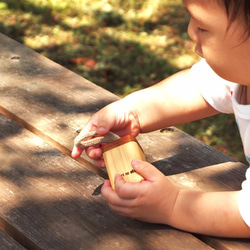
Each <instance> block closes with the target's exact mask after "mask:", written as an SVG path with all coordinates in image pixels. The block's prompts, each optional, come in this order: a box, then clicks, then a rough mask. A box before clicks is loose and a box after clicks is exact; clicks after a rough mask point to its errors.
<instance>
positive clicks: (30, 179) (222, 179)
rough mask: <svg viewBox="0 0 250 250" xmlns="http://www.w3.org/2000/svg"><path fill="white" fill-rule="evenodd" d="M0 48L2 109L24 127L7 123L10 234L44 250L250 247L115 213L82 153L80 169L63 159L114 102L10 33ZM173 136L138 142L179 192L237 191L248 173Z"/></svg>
mask: <svg viewBox="0 0 250 250" xmlns="http://www.w3.org/2000/svg"><path fill="white" fill-rule="evenodd" d="M0 51H1V56H0V72H1V83H0V112H1V113H2V114H4V115H5V116H7V117H9V118H10V119H12V120H14V121H16V122H17V123H19V124H20V125H21V126H18V125H17V124H16V123H13V122H10V121H9V120H7V121H6V120H4V119H3V118H1V119H2V121H1V126H0V128H1V133H0V139H1V146H0V157H1V159H0V161H1V163H2V165H1V173H0V178H1V181H0V218H1V220H2V222H1V224H2V225H4V226H5V227H4V226H3V228H5V231H6V232H7V231H8V232H9V233H10V234H11V235H12V236H13V237H16V236H15V235H16V234H18V235H19V238H20V239H21V240H22V241H23V242H25V243H26V244H35V245H36V246H37V247H40V248H45V249H46V248H47V249H48V248H49V249H51V248H53V247H55V246H57V248H58V249H73V248H72V246H73V247H76V249H81V248H82V249H86V248H91V249H97V248H98V249H111V248H116V249H117V248H122V249H162V247H163V246H164V249H210V247H209V246H208V245H211V246H213V247H214V248H216V249H232V246H233V247H234V246H235V244H236V245H237V249H249V247H250V242H249V240H234V239H231V240H230V239H219V238H213V237H199V238H200V239H201V240H204V241H205V242H206V243H202V242H201V241H200V240H199V239H197V238H196V237H194V236H192V235H190V234H188V233H184V232H180V231H178V230H175V229H172V228H169V227H167V226H163V225H151V224H147V223H142V222H137V221H134V220H131V219H128V218H122V217H119V216H118V215H116V214H114V213H113V212H112V211H111V210H110V209H109V208H108V207H107V205H106V203H105V202H104V201H103V200H102V199H101V198H100V197H99V196H92V192H94V190H95V188H97V187H98V186H99V185H100V184H101V183H102V182H103V179H102V178H101V177H99V176H102V177H105V178H107V175H106V173H105V171H101V170H99V169H98V168H96V167H95V166H94V165H93V163H92V162H91V161H90V160H89V159H88V158H87V157H86V156H84V155H83V157H81V158H80V159H79V160H78V161H79V163H80V164H79V163H77V162H75V161H74V160H73V159H71V158H69V157H67V156H66V155H70V153H71V149H72V146H73V139H74V138H75V136H76V130H77V129H79V128H80V127H82V126H83V124H85V122H86V121H87V120H88V119H89V117H90V116H91V115H92V114H93V113H95V112H96V111H97V110H99V109H100V108H102V107H103V106H105V105H107V104H108V103H110V102H113V101H116V100H118V97H116V96H115V95H113V94H111V93H109V92H108V91H106V90H104V89H102V88H100V87H98V86H96V85H94V84H93V83H90V82H89V81H87V80H86V79H84V78H82V77H80V76H78V75H76V74H74V73H73V72H71V71H69V70H67V69H65V68H63V67H61V66H60V65H58V64H56V63H53V62H52V61H50V60H48V59H46V58H44V57H43V56H41V55H39V54H37V53H35V52H34V51H32V50H30V49H28V48H26V47H24V46H22V45H20V44H19V43H17V42H15V41H13V40H11V39H9V38H7V37H6V36H4V35H0ZM13 56H15V58H18V59H16V60H12V59H11V58H13ZM24 128H26V129H28V130H30V131H31V132H32V133H34V134H36V135H37V136H34V134H31V133H30V132H28V131H26V130H25V129H24ZM169 131H171V132H170V133H161V132H160V131H155V132H152V133H148V134H143V135H140V136H139V137H138V141H139V143H140V145H141V146H142V148H143V151H144V152H145V155H146V159H147V160H148V161H149V162H152V163H153V165H154V166H156V167H157V168H158V169H159V170H161V171H162V172H163V173H164V174H165V175H167V176H169V178H170V179H171V180H172V181H173V182H174V183H175V184H176V185H178V186H180V187H182V188H195V189H198V190H213V191H216V190H217V191H218V190H235V189H239V188H240V185H241V182H242V181H243V180H244V178H245V176H244V174H245V171H246V166H244V165H243V164H240V163H238V162H236V161H235V160H234V159H232V158H230V157H228V156H226V155H224V154H222V153H220V152H218V151H217V150H215V149H213V148H211V147H209V146H207V145H205V144H204V143H201V142H200V141H197V140H195V139H194V138H193V137H191V136H189V135H187V134H185V133H183V132H182V131H180V130H178V129H176V128H174V127H173V128H172V129H171V130H169ZM41 139H42V140H41ZM55 148H56V149H58V150H59V151H60V152H59V151H57V150H56V149H55ZM86 168H87V169H90V170H91V171H92V172H90V171H88V170H86ZM93 172H94V173H97V174H98V175H96V174H93ZM4 222H5V223H4ZM20 235H21V236H22V237H21V236H20ZM25 239H26V240H25ZM83 239H84V240H83ZM54 249H56V247H55V248H54Z"/></svg>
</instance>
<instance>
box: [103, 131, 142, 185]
mask: <svg viewBox="0 0 250 250" xmlns="http://www.w3.org/2000/svg"><path fill="white" fill-rule="evenodd" d="M102 151H103V157H104V161H105V164H106V168H107V171H108V175H109V179H110V182H111V186H112V188H113V189H115V184H114V179H115V175H116V174H120V175H122V177H123V179H124V180H125V181H126V182H140V181H142V180H143V177H141V176H140V175H139V174H137V173H136V172H135V171H134V169H133V168H132V165H131V161H132V160H134V159H138V160H143V161H145V160H146V159H145V155H144V153H143V150H142V148H141V146H140V145H139V143H138V142H137V140H136V139H135V138H134V137H133V136H131V135H127V136H124V137H122V138H121V139H118V140H116V141H114V142H110V143H108V144H106V145H104V146H103V147H102Z"/></svg>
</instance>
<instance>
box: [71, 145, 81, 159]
mask: <svg viewBox="0 0 250 250" xmlns="http://www.w3.org/2000/svg"><path fill="white" fill-rule="evenodd" d="M82 151H83V149H82V148H78V147H76V146H74V147H73V150H72V152H71V156H72V158H74V159H76V158H78V157H79V156H80V155H81V153H82Z"/></svg>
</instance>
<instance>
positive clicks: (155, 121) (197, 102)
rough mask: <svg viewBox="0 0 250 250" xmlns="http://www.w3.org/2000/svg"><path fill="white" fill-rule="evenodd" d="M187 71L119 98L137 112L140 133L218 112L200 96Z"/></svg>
mask: <svg viewBox="0 0 250 250" xmlns="http://www.w3.org/2000/svg"><path fill="white" fill-rule="evenodd" d="M196 85H197V83H194V82H193V78H191V77H190V70H183V71H180V72H179V73H177V74H174V75H173V76H171V77H169V78H167V79H165V80H163V81H161V82H159V83H158V84H155V85H153V86H152V87H149V88H147V89H144V90H141V91H138V92H135V93H133V94H131V95H129V96H127V97H125V99H124V100H123V101H125V102H126V103H130V107H131V106H132V107H133V109H134V112H135V113H136V114H137V116H138V119H139V124H140V129H141V132H148V131H153V130H156V129H159V128H163V127H167V126H171V125H177V124H183V123H186V122H190V121H193V120H197V119H201V118H204V117H208V116H211V115H214V114H216V113H218V111H216V110H214V109H213V108H212V107H211V106H210V105H209V104H208V103H207V102H206V101H205V100H204V99H203V97H202V96H201V95H200V92H199V88H198V87H197V86H196Z"/></svg>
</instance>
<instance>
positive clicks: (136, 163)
mask: <svg viewBox="0 0 250 250" xmlns="http://www.w3.org/2000/svg"><path fill="white" fill-rule="evenodd" d="M132 167H133V168H134V170H135V171H136V172H137V173H138V174H139V175H141V176H142V177H143V178H144V179H145V180H147V181H155V180H156V179H157V178H158V177H161V176H162V175H163V174H162V173H161V172H160V171H159V170H158V169H157V168H156V167H154V166H153V165H152V164H150V163H148V162H146V161H141V160H133V161H132Z"/></svg>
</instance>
